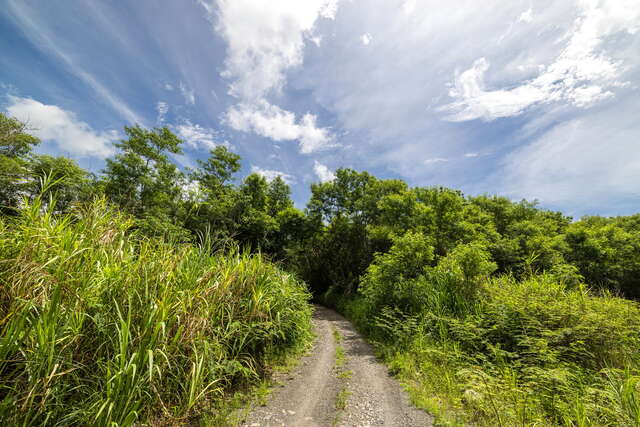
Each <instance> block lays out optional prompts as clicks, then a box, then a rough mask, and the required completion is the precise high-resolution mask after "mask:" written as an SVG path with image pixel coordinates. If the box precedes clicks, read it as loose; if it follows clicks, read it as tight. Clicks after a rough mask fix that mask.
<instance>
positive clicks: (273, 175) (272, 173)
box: [251, 166, 296, 185]
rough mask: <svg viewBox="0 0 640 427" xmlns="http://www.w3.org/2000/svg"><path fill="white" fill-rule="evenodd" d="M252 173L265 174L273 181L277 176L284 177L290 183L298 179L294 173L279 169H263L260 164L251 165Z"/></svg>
mask: <svg viewBox="0 0 640 427" xmlns="http://www.w3.org/2000/svg"><path fill="white" fill-rule="evenodd" d="M251 173H257V174H258V175H260V176H263V177H264V178H265V179H266V180H267V181H269V182H271V181H273V180H274V179H275V178H277V177H280V178H282V180H283V181H284V182H286V183H287V184H289V185H291V184H293V183H295V182H296V179H295V177H294V176H293V175H289V174H288V173H284V172H281V171H278V170H272V169H262V168H259V167H258V166H251Z"/></svg>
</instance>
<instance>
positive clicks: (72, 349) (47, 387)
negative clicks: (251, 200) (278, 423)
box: [0, 199, 311, 426]
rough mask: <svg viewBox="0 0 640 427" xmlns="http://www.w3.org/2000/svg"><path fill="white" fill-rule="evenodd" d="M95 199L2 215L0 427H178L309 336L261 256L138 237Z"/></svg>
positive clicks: (295, 289) (303, 316)
mask: <svg viewBox="0 0 640 427" xmlns="http://www.w3.org/2000/svg"><path fill="white" fill-rule="evenodd" d="M131 227H132V221H131V219H130V218H128V217H126V216H124V215H121V214H120V213H118V212H116V211H114V210H112V209H111V208H110V207H109V206H108V205H107V204H106V203H105V202H104V201H97V202H95V203H92V204H90V205H87V206H83V207H79V208H77V209H76V210H75V211H74V212H73V213H72V214H69V215H64V216H58V215H55V214H54V209H53V208H52V204H49V207H46V206H44V205H43V203H42V202H41V201H40V200H39V199H37V200H35V201H34V202H33V203H30V204H29V203H28V204H25V206H24V207H23V208H22V209H21V211H20V214H19V216H17V217H16V218H13V219H0V421H1V422H0V424H3V425H23V426H29V425H69V424H75V425H99V426H113V425H132V424H134V423H141V422H142V423H160V422H166V423H183V422H188V421H189V420H194V419H195V418H197V417H199V416H200V414H202V413H203V412H205V413H206V412H207V411H212V410H215V407H216V405H215V402H216V401H219V400H220V399H222V398H223V396H224V395H225V394H226V393H227V391H228V390H230V389H232V388H235V387H237V386H238V385H240V384H244V383H250V382H255V381H258V380H259V379H260V378H261V377H263V376H264V373H265V369H266V366H267V361H268V360H271V359H273V358H274V357H275V355H277V354H278V353H283V352H287V351H289V350H290V349H292V348H296V347H299V346H302V345H304V344H305V343H306V342H307V341H308V340H309V339H310V313H311V311H310V307H309V305H308V303H307V301H308V298H309V295H308V293H307V291H306V288H305V287H304V285H303V284H302V283H300V282H298V281H297V280H295V279H294V278H293V277H291V276H290V275H289V274H287V273H285V272H283V271H281V270H280V269H279V268H277V267H276V266H274V265H273V264H271V263H269V262H267V261H265V260H264V259H263V258H262V257H261V256H260V255H248V254H243V253H240V252H239V251H238V250H237V249H236V248H234V247H233V246H231V247H228V248H226V250H225V251H223V252H217V253H212V252H211V251H210V250H208V249H207V247H208V246H210V245H202V246H193V245H184V244H175V243H171V242H163V241H160V240H153V239H147V238H144V237H142V236H139V235H138V234H137V233H136V231H135V230H132V229H131Z"/></svg>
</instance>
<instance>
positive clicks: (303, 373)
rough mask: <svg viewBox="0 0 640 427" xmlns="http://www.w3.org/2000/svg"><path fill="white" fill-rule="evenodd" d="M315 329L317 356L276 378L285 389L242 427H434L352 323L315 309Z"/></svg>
mask: <svg viewBox="0 0 640 427" xmlns="http://www.w3.org/2000/svg"><path fill="white" fill-rule="evenodd" d="M313 323H314V331H315V334H316V337H317V338H316V342H315V344H314V346H313V350H312V351H311V352H310V353H309V355H307V356H304V357H303V358H302V360H301V363H300V365H299V366H298V367H297V369H296V370H295V371H294V372H291V373H289V374H285V376H284V377H281V378H276V380H277V381H279V382H281V386H280V387H278V388H276V389H275V390H274V391H273V394H272V395H271V397H270V398H269V401H268V403H267V406H264V407H257V408H254V409H253V411H252V412H251V413H250V414H249V416H248V417H247V419H246V420H245V421H244V424H243V426H247V427H266V426H296V427H297V426H334V425H336V426H382V425H384V426H402V427H405V426H406V427H410V426H430V425H431V417H430V416H429V415H428V414H427V413H426V412H423V411H421V410H418V409H416V408H414V407H412V406H411V405H410V404H409V400H408V397H407V395H406V393H405V392H404V391H403V390H402V388H401V387H400V385H399V384H398V383H397V382H396V381H395V380H394V379H393V378H391V377H390V376H389V374H388V371H387V368H386V367H384V366H383V365H382V364H380V363H379V362H378V361H377V360H376V358H375V356H374V353H373V349H372V348H371V346H370V345H369V344H367V343H366V342H365V341H364V340H363V339H362V337H361V336H360V335H359V334H358V333H357V332H356V331H355V329H354V328H353V326H352V325H351V323H350V322H349V321H347V320H346V319H345V318H344V317H342V316H340V315H339V314H338V313H336V312H335V311H332V310H329V309H327V308H324V307H320V306H317V307H316V311H315V313H314V316H313ZM334 331H337V332H338V334H339V336H340V337H341V339H340V340H339V342H337V341H336V339H335V337H334ZM338 347H340V348H341V349H342V350H343V351H344V355H345V363H344V365H343V366H342V367H341V368H337V367H336V350H337V349H338ZM340 373H342V375H340ZM345 391H346V392H345ZM339 394H340V395H341V396H343V397H344V396H347V399H346V405H345V407H344V409H336V402H337V401H340V399H337V396H338V395H339ZM338 406H340V405H338Z"/></svg>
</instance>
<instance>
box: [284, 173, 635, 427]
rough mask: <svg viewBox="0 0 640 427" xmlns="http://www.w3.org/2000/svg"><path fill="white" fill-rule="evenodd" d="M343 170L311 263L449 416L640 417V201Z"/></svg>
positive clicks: (320, 288) (301, 253) (516, 419)
mask: <svg viewBox="0 0 640 427" xmlns="http://www.w3.org/2000/svg"><path fill="white" fill-rule="evenodd" d="M336 175H337V178H336V180H334V181H333V182H329V183H325V184H319V185H315V186H314V187H313V197H312V200H311V201H310V203H309V212H308V213H309V215H310V217H311V218H316V219H317V221H318V222H320V223H322V224H323V225H322V226H320V228H319V230H318V231H317V232H316V233H315V234H313V235H311V236H310V237H309V238H308V240H307V241H306V242H304V243H303V244H301V245H300V246H299V247H298V251H297V252H294V253H293V255H294V257H296V258H295V259H297V263H296V264H295V266H296V268H298V271H299V272H300V273H301V275H302V276H303V277H304V278H305V279H306V280H307V281H308V283H309V284H310V285H311V286H312V289H313V290H314V292H315V293H316V295H318V294H320V295H321V298H322V299H323V300H324V301H325V302H326V303H328V304H332V305H335V306H337V308H338V309H339V310H340V311H342V312H343V313H345V314H346V315H347V316H348V317H349V318H350V319H351V320H353V321H354V323H355V324H356V325H357V327H358V328H359V329H360V330H361V331H362V332H363V333H364V334H365V335H366V336H367V337H368V338H369V339H370V340H371V341H373V342H374V343H375V344H376V345H377V348H378V350H379V352H380V354H381V356H382V357H383V359H384V360H385V361H386V362H387V363H388V365H389V367H390V368H391V369H392V371H394V372H395V373H396V374H397V375H398V376H399V377H400V379H401V380H402V381H403V382H404V383H405V385H406V386H407V388H408V390H409V391H410V393H411V396H412V398H413V401H414V403H415V404H417V405H418V406H420V407H423V408H425V409H427V410H428V411H429V412H431V413H433V414H435V415H436V416H437V421H438V423H440V424H445V425H450V424H454V425H455V424H467V423H472V424H475V425H487V426H494V425H502V426H511V425H580V426H584V425H637V424H638V422H639V421H640V406H638V404H637V402H638V401H640V388H639V387H638V385H639V381H640V369H639V368H640V361H639V360H638V348H639V346H640V307H639V306H638V304H637V303H636V302H634V301H630V300H625V299H622V298H620V297H617V296H614V295H613V294H612V292H623V293H624V294H625V295H626V296H628V297H633V296H634V295H636V294H637V292H638V285H639V283H638V276H637V275H636V273H633V272H635V271H637V270H636V269H637V263H638V261H639V260H640V227H638V220H639V219H640V216H638V215H636V216H634V217H627V218H593V217H592V218H585V219H583V220H580V221H576V222H572V221H571V219H570V218H567V217H564V216H562V215H561V214H559V213H555V212H549V211H544V210H541V209H537V208H536V207H535V205H534V204H532V203H528V202H525V201H523V202H520V203H513V202H511V201H509V200H507V199H504V198H499V197H486V196H480V197H470V198H466V197H464V196H463V195H462V194H461V193H459V192H456V191H453V190H449V189H444V188H413V189H410V188H408V187H407V186H406V185H404V183H402V182H399V181H395V180H388V181H381V180H378V179H376V178H374V177H372V176H370V175H368V174H366V173H356V172H353V171H344V170H341V171H338V172H337V174H336ZM354 258H355V259H354ZM327 285H328V286H327Z"/></svg>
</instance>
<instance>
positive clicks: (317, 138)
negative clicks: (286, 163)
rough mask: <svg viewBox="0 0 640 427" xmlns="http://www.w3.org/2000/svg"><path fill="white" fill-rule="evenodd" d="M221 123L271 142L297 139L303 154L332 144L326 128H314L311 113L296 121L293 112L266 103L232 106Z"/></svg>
mask: <svg viewBox="0 0 640 427" xmlns="http://www.w3.org/2000/svg"><path fill="white" fill-rule="evenodd" d="M224 121H225V123H226V124H228V125H229V126H231V127H232V128H234V129H236V130H239V131H243V132H254V133H256V134H258V135H261V136H264V137H267V138H271V139H273V140H274V141H288V140H297V141H298V144H299V146H300V152H301V153H304V154H308V153H312V152H314V151H318V150H321V149H323V148H327V147H328V146H330V145H331V141H332V137H331V135H330V134H329V131H328V130H327V129H325V128H319V127H317V126H316V117H315V116H314V115H313V114H309V113H307V114H305V115H303V116H302V117H301V118H300V119H299V120H296V116H295V114H294V113H292V112H290V111H287V110H283V109H282V108H280V107H278V106H276V105H272V104H269V103H268V102H266V101H261V102H258V103H256V104H238V105H235V106H233V107H231V108H229V110H228V111H227V113H226V114H225V116H224Z"/></svg>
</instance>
